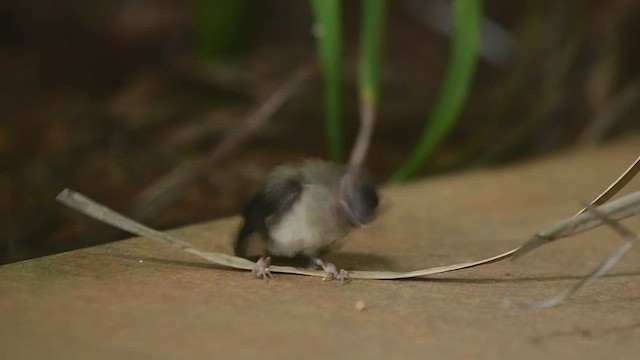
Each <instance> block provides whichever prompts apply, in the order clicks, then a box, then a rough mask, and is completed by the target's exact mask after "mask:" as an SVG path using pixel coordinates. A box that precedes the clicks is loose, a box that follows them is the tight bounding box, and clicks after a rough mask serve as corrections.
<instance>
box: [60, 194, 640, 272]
mask: <svg viewBox="0 0 640 360" xmlns="http://www.w3.org/2000/svg"><path fill="white" fill-rule="evenodd" d="M56 199H57V200H58V201H59V202H61V203H63V204H65V205H67V206H69V207H71V208H73V209H75V210H78V211H80V212H81V213H83V214H85V215H88V216H90V217H92V218H94V219H97V220H99V221H102V222H104V223H107V224H109V225H112V226H115V227H117V228H120V229H122V230H125V231H128V232H131V233H133V234H136V235H139V236H143V237H146V238H149V239H152V240H156V241H160V242H163V243H166V244H169V245H172V246H175V247H177V248H179V249H182V250H184V251H186V252H189V253H191V254H194V255H196V256H199V257H201V258H203V259H206V260H207V261H209V262H211V263H213V264H216V265H220V266H226V267H230V268H235V269H241V270H252V269H253V266H254V264H253V263H252V262H251V261H249V260H247V259H243V258H240V257H236V256H231V255H227V254H221V253H214V252H207V251H203V250H200V249H197V248H196V247H194V246H193V245H191V244H189V243H186V242H184V241H181V240H178V239H176V238H175V237H173V236H170V235H168V234H165V233H162V232H160V231H157V230H154V229H151V228H149V227H147V226H145V225H142V224H140V223H138V222H136V221H134V220H131V219H129V218H127V217H125V216H124V215H122V214H119V213H117V212H115V211H114V210H111V209H109V208H107V207H106V206H104V205H101V204H99V203H97V202H95V201H93V200H91V199H89V198H87V197H86V196H84V195H82V194H79V193H76V192H74V191H71V190H69V189H65V190H64V191H62V192H61V193H60V194H59V195H58V196H57V198H56ZM600 210H601V211H602V212H604V213H606V214H607V216H608V217H609V218H611V219H615V220H620V219H623V218H625V217H628V216H631V215H635V214H637V213H640V192H637V193H634V194H631V195H627V196H626V197H624V198H622V199H619V200H616V201H614V202H612V203H610V204H607V205H605V206H602V207H601V209H600ZM603 223H604V222H603V221H602V220H601V219H599V218H597V217H595V218H594V217H593V216H592V215H591V213H585V214H582V215H580V216H577V217H573V218H570V219H567V220H565V221H563V222H561V223H559V224H558V225H554V226H552V227H551V228H549V229H547V230H543V231H541V233H551V232H556V233H557V234H563V235H562V236H568V235H572V234H575V233H580V232H583V231H586V230H589V229H592V228H594V227H596V226H599V225H602V224H603ZM558 229H560V230H558ZM517 250H518V248H516V249H512V250H509V251H507V252H505V253H502V254H499V255H496V256H492V257H490V258H486V259H482V260H479V261H474V262H467V263H460V264H454V265H447V266H439V267H433V268H427V269H421V270H414V271H409V272H394V271H353V272H349V275H350V277H351V278H353V279H378V280H394V279H408V278H415V277H421V276H428V275H434V274H442V273H446V272H451V271H457V270H463V269H469V268H472V267H477V266H481V265H486V264H491V263H494V262H498V261H501V260H504V259H507V258H509V257H511V256H512V255H513V254H514V253H515V252H516V251H517ZM269 269H270V270H271V271H272V272H279V273H286V274H298V275H309V276H317V277H324V276H325V275H326V274H325V273H324V271H319V270H308V269H300V268H294V267H289V266H275V265H273V266H271V267H270V268H269Z"/></svg>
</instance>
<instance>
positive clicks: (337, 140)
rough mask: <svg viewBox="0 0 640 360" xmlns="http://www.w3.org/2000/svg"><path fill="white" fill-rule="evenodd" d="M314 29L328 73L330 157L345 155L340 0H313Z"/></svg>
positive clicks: (340, 158) (327, 117)
mask: <svg viewBox="0 0 640 360" xmlns="http://www.w3.org/2000/svg"><path fill="white" fill-rule="evenodd" d="M311 4H312V6H313V14H314V17H315V25H314V32H315V35H316V37H317V43H318V54H319V56H320V64H321V66H322V71H323V77H324V89H325V90H324V93H325V94H324V101H325V121H326V124H327V125H326V129H327V140H328V146H329V159H331V160H332V161H335V162H340V161H342V159H343V158H344V125H343V121H342V118H343V113H344V108H343V98H342V94H343V87H344V81H343V71H342V41H343V40H342V36H343V35H342V20H341V10H340V6H341V4H340V0H312V1H311Z"/></svg>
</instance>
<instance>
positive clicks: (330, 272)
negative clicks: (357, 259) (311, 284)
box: [316, 259, 351, 285]
mask: <svg viewBox="0 0 640 360" xmlns="http://www.w3.org/2000/svg"><path fill="white" fill-rule="evenodd" d="M316 264H317V265H320V266H321V267H322V270H324V272H325V273H326V275H325V277H323V278H322V281H326V280H340V284H342V285H344V284H346V283H349V282H350V281H351V277H350V276H349V272H348V271H347V270H345V269H340V271H338V268H336V266H335V265H334V264H332V263H330V262H324V261H322V260H320V259H317V260H316Z"/></svg>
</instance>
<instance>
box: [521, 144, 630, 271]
mask: <svg viewBox="0 0 640 360" xmlns="http://www.w3.org/2000/svg"><path fill="white" fill-rule="evenodd" d="M638 172H640V156H639V157H638V158H637V159H636V160H635V161H634V162H633V163H632V164H631V165H630V166H629V167H628V168H627V170H625V171H624V172H623V173H622V175H620V176H619V177H618V178H617V179H616V180H615V181H614V182H613V183H611V185H609V187H608V188H607V189H606V190H605V191H603V192H602V193H601V194H600V195H598V197H597V198H596V199H595V200H593V201H592V202H591V204H590V205H602V204H604V203H605V202H607V201H608V200H609V199H611V198H612V197H613V196H614V195H615V194H617V193H618V192H619V191H620V190H622V188H624V187H625V186H626V185H627V184H628V183H629V181H631V179H633V177H634V176H636V174H638ZM586 209H587V208H586V207H585V208H583V209H582V210H580V212H578V213H577V214H576V215H574V218H575V217H577V216H580V215H581V214H583V213H584V212H585V210H586ZM617 220H619V219H617ZM551 236H553V234H541V233H538V234H536V235H535V236H533V237H532V238H530V239H529V240H528V241H526V242H525V243H524V244H522V246H520V248H519V249H518V251H516V253H515V254H513V260H516V259H518V258H519V257H521V256H523V255H525V254H527V253H529V252H530V251H532V250H533V249H535V248H537V247H539V246H542V245H544V244H547V243H550V242H552V241H554V240H557V239H559V238H561V237H564V236H560V237H553V238H552V237H551Z"/></svg>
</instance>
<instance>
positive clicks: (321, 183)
mask: <svg viewBox="0 0 640 360" xmlns="http://www.w3.org/2000/svg"><path fill="white" fill-rule="evenodd" d="M378 203H379V198H378V192H377V190H376V187H375V186H374V185H373V182H372V180H371V177H370V176H369V175H368V173H367V172H366V171H365V170H364V169H362V168H359V167H349V166H344V165H336V164H334V163H331V162H328V161H322V160H316V159H310V160H305V161H303V162H302V163H301V164H299V165H298V166H291V165H282V166H279V167H277V168H276V169H274V171H273V172H272V173H271V174H270V175H269V176H268V178H267V181H266V184H265V185H264V187H263V188H262V190H260V191H259V192H258V193H257V194H256V195H255V196H254V197H253V199H252V200H251V201H250V202H249V204H248V205H247V206H246V208H245V209H244V211H243V212H242V217H243V220H244V221H243V224H242V226H241V227H240V231H239V232H238V236H237V238H236V241H235V245H234V252H235V254H236V255H237V256H241V257H246V253H247V248H248V244H249V239H250V237H251V236H252V235H253V234H256V233H257V234H260V235H262V238H263V240H265V241H266V250H265V252H264V254H263V256H262V257H261V258H260V259H259V260H258V261H257V262H256V266H255V268H254V269H253V275H254V276H255V277H262V278H264V279H265V280H268V278H271V273H270V272H269V266H270V264H271V256H272V255H275V256H284V257H294V256H304V257H307V258H309V260H310V261H311V265H312V266H314V267H315V266H318V265H319V266H321V267H322V269H323V270H324V271H325V272H326V273H327V276H325V278H324V279H323V280H326V279H338V280H340V281H341V282H344V281H348V280H349V275H348V272H347V271H345V270H344V269H342V270H340V271H337V268H336V266H335V265H333V264H332V263H329V262H325V261H323V260H322V259H320V257H319V256H321V255H323V254H325V253H327V252H329V251H333V250H337V249H339V248H341V247H342V246H343V245H344V239H345V237H346V235H347V234H348V233H349V231H350V230H351V229H353V228H359V227H363V226H364V225H366V224H368V223H370V222H371V221H373V220H374V219H375V217H376V214H377V209H378Z"/></svg>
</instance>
